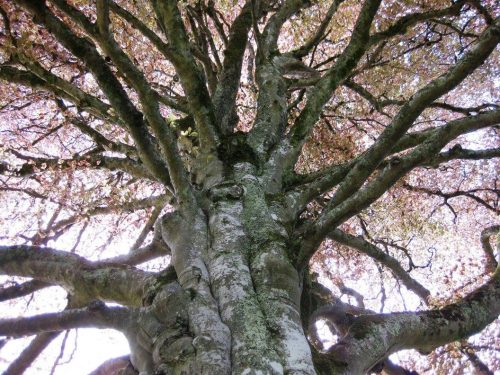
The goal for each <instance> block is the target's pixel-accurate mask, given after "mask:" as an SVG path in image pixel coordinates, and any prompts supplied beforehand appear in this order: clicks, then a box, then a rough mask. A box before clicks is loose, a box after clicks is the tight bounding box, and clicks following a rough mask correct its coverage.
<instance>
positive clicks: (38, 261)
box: [0, 245, 153, 305]
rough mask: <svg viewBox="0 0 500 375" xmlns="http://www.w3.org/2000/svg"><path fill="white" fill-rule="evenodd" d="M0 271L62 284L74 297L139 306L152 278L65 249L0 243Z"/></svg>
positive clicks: (81, 299)
mask: <svg viewBox="0 0 500 375" xmlns="http://www.w3.org/2000/svg"><path fill="white" fill-rule="evenodd" d="M0 273H2V274H6V275H13V276H14V275H15V276H24V277H36V278H37V279H38V280H41V281H44V282H47V283H51V284H58V285H61V286H62V287H64V288H65V289H67V290H68V291H70V292H71V294H72V295H74V296H75V300H79V301H91V300H95V299H103V300H109V301H115V302H118V303H122V304H128V305H140V304H141V303H142V298H143V293H144V291H145V290H146V288H147V287H148V286H149V285H150V283H151V282H152V280H153V276H152V275H151V274H150V273H148V272H145V271H140V270H137V269H135V268H132V267H128V266H125V265H120V264H106V265H100V264H99V263H98V262H97V263H95V262H90V261H88V260H86V259H84V258H82V257H80V256H78V255H75V254H71V253H68V252H65V251H59V250H54V249H51V248H47V247H38V246H26V245H18V246H0ZM110 283H111V284H113V286H112V287H111V286H110V285H111V284H110Z"/></svg>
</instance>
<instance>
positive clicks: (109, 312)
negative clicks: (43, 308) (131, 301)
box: [0, 301, 131, 337]
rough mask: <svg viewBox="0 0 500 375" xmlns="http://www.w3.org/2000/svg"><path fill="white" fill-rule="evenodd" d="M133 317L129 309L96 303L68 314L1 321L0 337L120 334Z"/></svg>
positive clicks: (42, 315)
mask: <svg viewBox="0 0 500 375" xmlns="http://www.w3.org/2000/svg"><path fill="white" fill-rule="evenodd" d="M130 315H131V310H129V309H127V308H124V307H107V306H106V305H105V304H104V303H103V302H99V301H94V302H92V303H91V304H90V305H89V306H88V307H86V308H82V309H71V310H64V311H62V312H58V313H49V314H41V315H35V316H31V317H28V318H13V319H0V335H2V336H10V337H22V336H28V335H34V334H37V333H42V332H55V331H64V330H68V329H73V328H83V327H95V328H115V329H118V330H119V329H123V328H125V327H126V326H127V323H128V322H129V319H130Z"/></svg>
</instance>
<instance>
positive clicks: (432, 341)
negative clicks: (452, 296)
mask: <svg viewBox="0 0 500 375" xmlns="http://www.w3.org/2000/svg"><path fill="white" fill-rule="evenodd" d="M499 297H500V269H497V271H496V272H495V274H494V275H493V277H492V279H491V280H490V281H489V282H488V283H487V284H485V285H484V286H482V287H480V288H478V289H477V290H476V291H474V292H473V293H471V294H470V295H468V296H466V297H464V298H463V299H461V300H460V301H458V302H456V303H454V304H450V305H447V306H445V307H443V308H441V309H438V310H428V311H421V312H402V313H390V314H374V315H360V316H358V317H356V318H353V319H352V324H351V325H350V326H349V329H348V332H347V334H346V335H345V336H344V337H342V339H341V340H340V342H339V343H337V344H335V345H334V346H333V347H332V348H331V349H330V350H329V352H328V357H329V358H331V359H332V360H333V361H334V362H335V363H336V364H337V368H338V369H343V370H342V371H339V372H338V373H340V374H353V373H355V374H358V373H359V374H360V373H365V372H367V371H368V370H369V369H371V368H372V367H373V366H374V365H375V364H377V363H378V362H380V361H382V360H384V359H385V358H386V357H387V356H388V355H390V354H391V353H394V352H397V351H399V350H402V349H410V348H413V349H418V350H420V351H424V352H429V351H431V350H433V349H434V348H436V347H438V346H441V345H444V344H446V343H449V342H452V341H455V340H458V339H462V338H465V337H469V336H471V335H473V334H474V333H477V332H479V331H480V330H482V329H483V328H484V327H486V325H488V324H489V323H491V322H492V321H494V320H495V319H496V318H497V317H498V314H499V313H500V298H499ZM374 343H378V345H374Z"/></svg>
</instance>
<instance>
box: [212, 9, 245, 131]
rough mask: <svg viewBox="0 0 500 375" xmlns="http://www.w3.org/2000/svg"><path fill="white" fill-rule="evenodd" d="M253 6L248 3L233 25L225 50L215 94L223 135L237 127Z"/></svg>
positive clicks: (217, 118) (216, 108) (216, 112)
mask: <svg viewBox="0 0 500 375" xmlns="http://www.w3.org/2000/svg"><path fill="white" fill-rule="evenodd" d="M251 6H252V5H251V2H250V1H248V2H247V3H246V4H245V6H244V7H243V9H242V10H241V12H240V14H239V15H238V17H236V18H235V20H234V22H233V24H232V25H231V29H230V30H229V40H228V43H227V46H226V49H225V50H224V63H223V66H222V71H221V73H220V78H219V83H218V85H217V89H216V90H215V94H214V100H213V101H214V110H215V118H216V120H217V123H218V124H219V127H220V130H221V132H222V134H228V133H230V132H231V131H232V130H233V128H234V126H235V121H234V119H235V118H236V113H235V104H236V93H237V92H238V86H239V82H240V77H241V67H242V64H243V55H244V54H245V49H246V45H247V39H248V32H249V30H250V28H251V27H252V10H251Z"/></svg>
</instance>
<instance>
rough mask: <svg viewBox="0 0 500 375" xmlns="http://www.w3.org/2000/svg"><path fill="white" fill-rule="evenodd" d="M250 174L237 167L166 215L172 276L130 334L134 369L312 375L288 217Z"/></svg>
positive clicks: (164, 225) (249, 169)
mask: <svg viewBox="0 0 500 375" xmlns="http://www.w3.org/2000/svg"><path fill="white" fill-rule="evenodd" d="M251 172H254V171H253V166H250V165H246V164H241V165H239V166H237V168H236V169H235V173H234V178H233V179H231V180H228V181H226V182H224V183H221V184H218V185H216V186H214V187H212V188H211V189H210V192H209V194H208V195H207V197H206V199H205V205H204V208H203V210H190V209H185V210H179V211H176V212H175V213H173V214H170V215H167V216H166V217H165V218H164V220H163V223H162V230H163V232H162V233H163V237H164V239H165V242H166V243H167V244H168V246H169V247H170V248H171V250H172V264H173V266H174V268H175V271H176V273H177V276H178V283H177V282H174V283H169V284H167V285H164V286H159V287H158V288H157V290H155V291H154V292H153V294H154V297H153V298H152V299H151V314H143V315H142V316H141V319H142V321H141V322H140V324H139V326H137V327H134V329H133V330H132V332H131V334H129V335H128V337H129V339H130V341H131V347H132V349H133V355H132V363H133V365H134V367H136V368H137V369H138V370H139V371H141V372H148V373H151V372H154V371H158V370H161V371H163V372H164V373H187V374H229V373H233V374H283V373H287V374H315V371H314V366H313V362H312V356H311V350H310V347H309V344H308V341H307V339H306V336H305V334H304V330H303V328H302V322H301V317H300V296H301V278H300V277H299V274H298V272H297V270H296V268H295V267H294V265H293V260H292V259H291V258H290V256H289V253H288V250H289V248H290V242H289V236H288V232H287V229H286V225H285V224H286V223H284V222H283V221H281V220H280V216H281V215H280V214H279V212H280V210H281V208H280V207H270V206H269V205H268V203H267V200H266V196H265V194H264V189H263V188H262V186H261V184H260V181H259V180H258V179H257V177H255V174H254V173H251ZM235 181H238V182H235Z"/></svg>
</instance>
